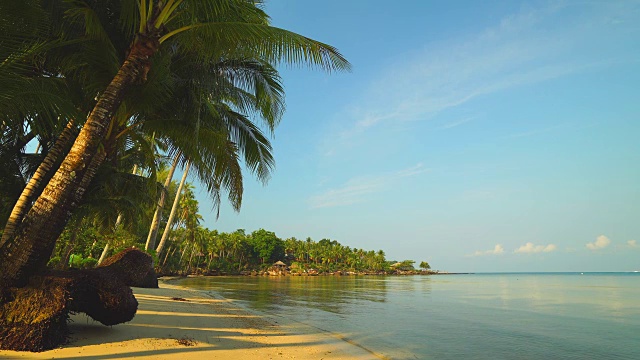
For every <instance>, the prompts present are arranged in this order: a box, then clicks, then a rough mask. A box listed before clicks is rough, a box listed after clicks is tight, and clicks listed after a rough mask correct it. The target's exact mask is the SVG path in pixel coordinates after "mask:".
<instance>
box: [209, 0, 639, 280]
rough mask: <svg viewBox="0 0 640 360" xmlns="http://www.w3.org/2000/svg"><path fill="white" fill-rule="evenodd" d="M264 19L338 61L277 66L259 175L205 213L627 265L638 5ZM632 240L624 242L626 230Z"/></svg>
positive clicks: (371, 6)
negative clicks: (270, 148) (274, 104)
mask: <svg viewBox="0 0 640 360" xmlns="http://www.w3.org/2000/svg"><path fill="white" fill-rule="evenodd" d="M267 12H268V13H269V14H270V15H271V17H272V19H273V25H275V26H279V27H283V28H286V29H289V30H292V31H295V32H298V33H301V34H303V35H305V36H308V37H312V38H314V39H317V40H320V41H323V42H326V43H328V44H331V45H334V46H336V47H337V48H338V49H339V50H340V51H341V52H342V53H343V54H344V55H345V56H346V57H347V59H348V60H349V61H350V62H351V63H352V65H353V71H352V72H351V73H338V74H326V73H322V72H320V71H317V70H310V69H305V68H301V69H299V68H287V67H285V68H283V69H282V76H283V79H284V85H285V89H286V93H287V112H286V114H285V115H284V117H283V119H282V123H281V125H280V126H279V128H278V129H277V131H276V134H275V138H274V139H273V145H274V148H275V156H276V162H277V165H276V170H275V172H274V174H273V177H272V179H271V180H270V182H269V184H268V185H267V186H266V187H264V186H262V185H261V184H260V183H258V182H256V181H254V180H253V179H251V177H250V175H249V174H247V176H246V188H245V195H244V202H243V207H242V210H241V212H240V213H239V214H236V213H234V212H233V211H232V210H231V208H230V207H229V206H226V205H225V206H223V208H222V210H221V214H220V218H219V219H218V220H217V221H216V219H215V214H214V213H213V212H210V211H209V210H210V206H208V204H207V200H206V195H205V194H201V195H200V201H201V212H202V214H203V216H204V219H205V222H204V225H205V226H207V227H209V228H212V229H219V230H221V231H233V230H235V229H237V228H244V229H247V230H248V231H252V230H255V229H258V228H265V229H269V230H272V231H275V232H276V234H277V235H278V236H280V237H282V238H287V237H291V236H295V237H298V238H306V237H307V236H310V237H312V238H313V239H315V240H320V239H322V238H330V239H335V240H338V241H339V242H341V243H342V244H345V245H349V246H351V247H357V248H365V249H372V250H378V249H383V250H384V251H385V252H386V254H387V258H388V259H395V260H403V259H414V260H417V261H418V262H419V261H422V260H427V261H429V262H430V263H431V265H432V267H433V268H435V269H441V270H448V271H627V270H640V90H639V87H638V84H640V71H639V69H640V2H638V1H632V0H625V1H593V2H592V1H575V2H574V1H566V2H564V1H558V2H547V1H527V2H517V1H497V2H495V1H494V2H490V1H482V2H478V1H456V0H454V1H418V0H415V1H409V0H407V1H403V2H401V3H390V2H388V1H385V2H383V1H378V0H367V1H361V0H349V1H344V0H340V1H335V0H327V1H298V0H277V1H275V0H274V1H270V2H268V3H267ZM636 240H637V241H636Z"/></svg>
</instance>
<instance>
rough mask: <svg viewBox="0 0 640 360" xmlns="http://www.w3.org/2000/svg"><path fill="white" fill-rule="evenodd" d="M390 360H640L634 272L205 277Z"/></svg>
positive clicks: (231, 294)
mask: <svg viewBox="0 0 640 360" xmlns="http://www.w3.org/2000/svg"><path fill="white" fill-rule="evenodd" d="M180 284H181V285H185V286H189V287H192V288H197V289H202V290H208V291H214V292H216V293H218V294H220V295H222V296H224V297H226V298H229V299H236V300H239V301H240V302H241V303H242V304H244V305H245V306H247V307H249V308H251V309H253V310H255V311H258V312H263V313H267V314H269V315H275V316H284V317H286V318H289V319H292V320H295V321H299V322H303V323H305V324H308V325H311V326H314V327H316V328H318V329H321V330H324V331H328V332H332V333H338V334H341V335H342V336H345V337H346V338H348V339H349V340H351V341H353V342H355V343H357V344H359V345H361V346H363V347H365V348H367V349H369V350H371V351H374V352H376V353H378V354H381V355H384V356H386V357H388V358H391V359H456V360H457V359H640V273H585V274H584V275H581V274H580V273H575V274H574V273H560V274H553V273H545V274H475V275H438V276H408V277H373V276H343V277H331V276H321V277H209V278H188V279H184V280H182V281H181V282H180Z"/></svg>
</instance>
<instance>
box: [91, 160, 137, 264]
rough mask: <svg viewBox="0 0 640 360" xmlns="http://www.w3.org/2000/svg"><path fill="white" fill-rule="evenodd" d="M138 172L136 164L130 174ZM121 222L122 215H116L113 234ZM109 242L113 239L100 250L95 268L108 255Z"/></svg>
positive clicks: (108, 241)
mask: <svg viewBox="0 0 640 360" xmlns="http://www.w3.org/2000/svg"><path fill="white" fill-rule="evenodd" d="M137 172H138V164H135V165H133V170H132V171H131V173H132V174H133V175H137V174H136V173H137ZM121 222H122V213H120V214H118V218H117V219H116V223H115V224H114V225H113V232H114V235H115V232H116V231H118V227H119V226H120V223H121ZM111 241H113V239H108V238H107V244H106V245H105V246H104V249H102V254H100V258H99V259H98V262H97V263H96V266H98V265H100V264H102V262H103V261H104V259H106V257H107V254H108V253H109V250H110V249H111V244H110V243H111Z"/></svg>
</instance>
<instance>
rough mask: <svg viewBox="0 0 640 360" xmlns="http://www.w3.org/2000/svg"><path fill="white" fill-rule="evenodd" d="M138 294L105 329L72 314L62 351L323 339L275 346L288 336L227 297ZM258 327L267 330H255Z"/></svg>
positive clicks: (113, 354)
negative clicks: (126, 313)
mask: <svg viewBox="0 0 640 360" xmlns="http://www.w3.org/2000/svg"><path fill="white" fill-rule="evenodd" d="M172 291H175V295H176V298H177V299H176V300H174V299H173V298H172V295H173V294H172ZM134 292H135V293H136V298H137V299H138V302H139V303H140V306H139V310H138V313H137V314H136V316H135V318H134V319H133V320H132V321H131V322H129V323H126V324H121V325H116V326H113V327H107V326H104V325H101V324H100V323H97V322H95V321H93V320H92V319H90V318H88V317H87V316H85V315H84V314H78V315H74V316H73V317H72V322H71V323H70V324H69V329H70V330H71V333H72V335H71V339H70V341H69V343H68V344H66V345H64V346H62V351H64V350H66V349H68V350H71V349H74V350H75V349H78V351H81V347H85V349H87V352H88V351H89V348H94V350H95V349H96V347H98V348H97V349H98V351H97V353H102V354H96V355H88V354H86V355H85V354H83V356H82V358H83V359H117V358H136V357H142V356H154V357H157V356H170V355H171V354H193V353H198V352H206V351H212V350H231V349H234V350H237V349H256V348H260V347H274V346H277V347H290V346H296V347H297V346H302V347H306V346H313V345H316V344H320V343H321V342H320V341H315V340H314V341H303V342H300V341H296V342H290V341H287V340H286V338H284V339H282V340H285V341H282V340H280V341H277V345H272V344H269V343H268V342H265V341H264V340H265V339H266V338H269V337H284V336H286V334H284V333H282V332H281V331H279V330H278V329H277V328H275V327H274V326H273V325H272V324H270V323H269V322H267V321H266V320H265V319H263V318H262V317H260V316H257V315H252V314H249V313H247V312H246V311H244V310H242V309H240V308H237V307H235V306H234V305H233V304H232V303H230V302H228V301H225V300H215V299H207V298H202V297H191V298H185V299H183V298H178V296H184V291H183V290H172V289H162V293H163V295H165V294H167V295H168V296H159V295H155V294H153V293H154V290H153V289H134ZM256 329H263V330H264V329H266V331H261V332H260V333H259V334H256ZM314 338H315V337H314ZM127 342H135V346H136V351H128V352H122V350H124V349H125V348H122V350H118V349H119V348H118V347H119V345H121V344H122V343H127ZM191 345H193V346H191ZM109 347H111V348H109ZM54 351H55V350H54ZM125 351H126V350H125ZM52 355H53V354H52ZM202 355H203V356H204V355H205V354H202ZM0 358H1V356H0Z"/></svg>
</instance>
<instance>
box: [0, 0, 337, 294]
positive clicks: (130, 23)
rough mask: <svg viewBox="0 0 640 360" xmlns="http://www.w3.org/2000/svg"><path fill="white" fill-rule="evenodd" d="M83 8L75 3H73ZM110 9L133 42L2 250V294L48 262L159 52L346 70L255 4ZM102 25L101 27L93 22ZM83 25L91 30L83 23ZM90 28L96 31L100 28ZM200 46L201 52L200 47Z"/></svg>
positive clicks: (226, 1) (225, 1) (189, 2)
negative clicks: (114, 122) (118, 119)
mask: <svg viewBox="0 0 640 360" xmlns="http://www.w3.org/2000/svg"><path fill="white" fill-rule="evenodd" d="M79 3H81V2H79ZM134 3H135V4H136V6H135V7H132V6H127V5H130V4H132V2H131V1H121V2H117V1H114V2H108V3H107V4H103V6H111V7H114V8H116V7H117V8H118V10H119V11H118V12H119V13H120V14H121V16H120V17H119V19H118V20H117V21H119V20H122V21H121V23H122V24H124V25H125V27H126V28H127V29H128V32H127V33H128V34H129V38H130V39H132V40H131V42H130V44H131V45H130V46H129V47H128V53H127V55H126V57H125V58H124V61H123V63H122V65H121V66H120V68H119V69H118V71H117V73H116V75H115V76H114V77H113V78H112V80H111V81H110V83H109V85H108V86H107V87H106V88H105V89H104V90H103V91H101V92H100V93H99V95H98V96H97V102H96V104H95V106H94V108H93V110H92V111H91V112H90V114H89V116H88V118H87V120H86V122H85V123H84V125H83V127H82V129H81V131H80V133H79V135H78V137H77V138H76V140H75V142H74V144H73V146H72V147H71V150H70V151H69V153H68V154H67V156H66V157H65V159H64V160H63V162H62V164H61V165H60V167H59V168H58V170H57V172H56V173H55V175H54V176H53V178H52V179H51V180H50V181H49V183H48V184H47V186H46V187H45V189H44V190H43V192H42V194H41V195H40V196H39V197H38V199H37V200H35V202H34V204H33V206H32V207H31V209H30V210H29V212H28V213H27V215H26V216H25V217H24V219H23V220H22V222H21V223H20V225H19V226H18V227H17V229H16V231H15V236H14V237H13V238H12V239H9V240H7V241H5V242H4V243H3V244H1V245H0V286H10V285H20V284H23V283H25V282H26V279H27V278H28V276H29V275H31V274H33V273H34V272H36V271H38V270H39V269H41V268H42V267H43V266H44V265H45V264H46V262H47V260H48V258H49V256H50V254H51V252H52V250H53V247H54V245H55V241H56V239H57V237H58V235H59V234H60V232H61V231H62V229H63V227H64V225H65V224H66V222H67V220H68V219H69V216H70V214H71V213H72V212H73V210H74V209H75V207H76V206H77V204H78V203H79V202H80V200H81V199H82V196H83V195H84V192H85V191H86V188H87V186H88V184H89V182H90V181H91V180H92V178H93V177H94V176H95V173H96V170H97V168H98V167H99V165H100V164H101V163H102V162H103V160H104V158H105V154H104V152H103V151H102V150H101V149H100V145H101V142H102V140H103V139H104V137H105V135H106V132H107V131H108V125H109V123H110V121H111V119H112V117H113V116H114V115H115V114H116V112H117V111H118V109H119V107H120V105H121V104H122V102H123V100H124V99H125V97H126V95H127V92H128V90H130V89H131V88H132V87H133V86H135V84H137V83H140V82H144V81H145V80H146V79H147V75H148V73H149V71H150V70H151V69H152V64H153V61H152V57H153V56H154V55H155V54H156V53H158V51H160V50H161V49H162V50H163V51H176V52H182V53H184V54H186V55H189V54H197V55H198V56H200V57H201V58H203V59H213V58H219V57H221V56H222V57H228V56H229V55H234V54H236V55H245V56H248V57H254V58H258V59H263V60H264V61H268V62H281V61H284V62H290V63H310V64H314V65H318V66H320V67H322V68H324V69H326V70H329V71H331V70H344V69H348V66H349V65H348V62H347V61H346V60H345V59H344V58H343V57H342V56H341V55H340V54H339V53H338V52H337V51H336V50H335V49H334V48H332V47H331V46H328V45H325V44H322V43H320V42H317V41H314V40H311V39H309V38H306V37H303V36H300V35H297V34H295V33H292V32H289V31H286V30H282V29H278V28H275V27H272V26H270V25H269V23H268V16H267V15H266V14H265V13H264V11H263V10H262V9H261V7H260V4H259V2H256V1H253V0H175V1H174V0H168V1H166V2H165V1H155V0H149V1H147V0H138V1H135V2H134ZM94 20H101V19H94ZM86 23H87V24H89V22H86ZM92 26H102V27H103V28H106V27H107V26H105V24H98V25H92ZM203 44H206V46H203Z"/></svg>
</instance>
